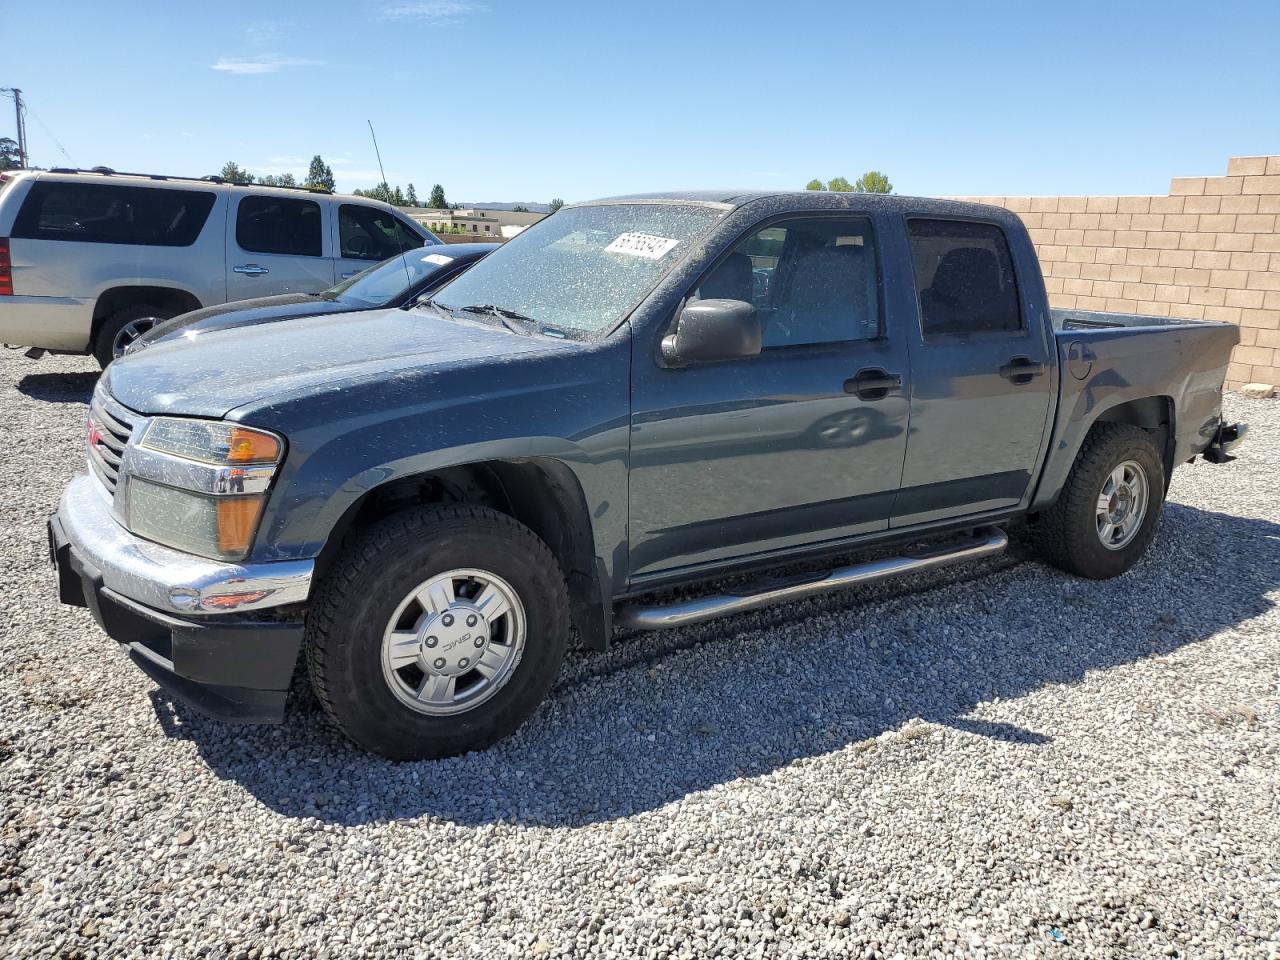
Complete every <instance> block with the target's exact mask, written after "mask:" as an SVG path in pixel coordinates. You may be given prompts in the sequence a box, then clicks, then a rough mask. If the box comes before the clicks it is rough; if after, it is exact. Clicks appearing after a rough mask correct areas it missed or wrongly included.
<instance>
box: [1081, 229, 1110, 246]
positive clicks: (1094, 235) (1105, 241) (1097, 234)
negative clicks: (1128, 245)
mask: <svg viewBox="0 0 1280 960" xmlns="http://www.w3.org/2000/svg"><path fill="white" fill-rule="evenodd" d="M1084 242H1085V245H1086V246H1090V247H1109V246H1111V245H1112V244H1113V243H1115V242H1116V232H1115V231H1114V230H1086V231H1085V232H1084Z"/></svg>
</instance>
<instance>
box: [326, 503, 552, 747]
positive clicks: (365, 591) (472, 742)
mask: <svg viewBox="0 0 1280 960" xmlns="http://www.w3.org/2000/svg"><path fill="white" fill-rule="evenodd" d="M461 568H475V569H479V570H484V571H489V572H492V573H493V574H496V575H497V576H499V577H501V578H502V579H504V580H505V581H506V582H507V583H508V584H509V585H510V586H511V587H512V588H513V589H514V591H515V593H516V594H517V596H518V597H519V600H520V603H521V604H522V605H523V607H524V614H525V620H526V628H527V634H526V639H525V646H524V651H523V655H522V656H521V658H520V660H519V662H518V663H517V664H516V665H515V667H514V668H513V671H512V672H511V674H510V676H509V678H508V679H507V680H506V681H505V683H504V684H503V685H502V686H501V687H499V688H498V689H497V691H496V692H495V693H494V694H493V695H492V696H491V697H490V698H489V699H488V700H485V701H484V702H482V703H479V704H477V705H476V706H474V707H472V708H471V709H469V710H467V711H466V712H463V713H457V714H454V715H452V716H432V715H427V714H423V713H420V712H417V711H416V710H414V709H412V708H411V707H409V706H406V705H405V704H404V703H402V702H401V701H400V699H399V698H398V697H397V696H396V694H395V693H394V692H393V691H392V689H391V687H390V685H389V683H388V680H387V679H386V677H385V676H384V674H383V666H382V639H383V631H384V630H385V628H386V626H387V624H388V622H389V621H390V618H391V617H392V615H393V614H394V613H395V611H396V609H397V606H398V605H399V604H400V603H401V602H402V600H403V599H404V598H405V597H407V596H408V595H409V593H410V592H411V591H412V590H413V589H414V588H415V587H417V586H418V585H420V584H422V583H424V582H425V581H427V580H429V579H430V578H431V577H432V576H434V575H437V574H440V573H444V572H447V571H451V570H455V569H461ZM568 609H569V602H568V596H567V591H566V588H565V581H564V576H563V574H562V572H561V569H560V565H559V563H558V562H557V561H556V558H555V557H554V556H553V555H552V553H551V551H550V549H548V547H547V545H546V544H545V543H543V542H542V541H541V540H540V539H538V537H537V536H536V535H535V534H534V533H533V531H532V530H530V529H529V528H528V527H526V526H524V525H523V524H520V523H518V522H516V521H515V520H513V519H512V518H511V517H508V516H506V515H505V514H502V513H499V512H497V511H496V510H490V509H488V508H486V507H470V506H452V507H431V508H427V507H424V508H416V509H412V510H407V511H404V512H402V513H397V514H394V515H392V516H389V517H387V518H385V519H383V520H381V521H379V522H378V523H377V524H375V525H374V526H373V527H371V528H370V529H369V530H368V531H366V532H364V533H363V534H361V535H360V536H359V537H358V538H357V539H356V540H355V541H354V542H352V543H351V544H350V546H349V547H348V548H347V549H346V550H345V551H344V553H343V555H342V556H341V557H340V558H339V559H338V561H337V562H336V564H335V565H334V567H333V569H332V570H331V572H330V573H329V574H328V575H327V576H326V577H325V579H324V581H323V582H322V583H321V584H320V586H319V589H318V591H317V593H316V595H315V598H314V601H313V604H312V607H311V610H310V611H309V612H308V615H307V634H306V658H307V669H308V672H309V674H310V676H311V684H312V687H313V688H314V689H315V693H316V697H317V698H318V699H319V701H320V704H321V706H322V707H323V708H324V711H325V713H326V714H328V716H329V718H330V720H332V722H333V723H334V725H335V726H336V727H337V728H338V729H339V730H340V731H341V732H342V733H343V734H345V735H346V736H347V738H348V739H350V740H351V741H352V742H354V743H355V744H357V745H358V746H361V747H363V748H365V749H367V750H371V751H373V752H375V753H380V754H382V755H383V756H385V757H390V758H391V759H393V760H421V759H429V758H435V757H445V756H452V755H454V754H460V753H466V752H467V751H470V750H479V749H482V748H484V747H487V746H489V745H490V744H492V743H494V742H495V741H497V740H501V739H502V738H503V737H506V736H508V735H510V734H511V733H512V732H514V731H515V730H516V728H517V727H519V726H520V724H522V723H523V722H524V721H525V720H526V719H527V718H528V717H529V715H530V714H532V713H533V712H534V710H535V709H537V707H538V705H539V704H540V703H541V702H542V700H543V699H544V698H545V697H546V695H547V693H548V691H550V689H551V686H552V684H553V683H554V682H555V679H556V676H557V675H558V674H559V672H560V663H561V661H562V660H563V659H564V651H565V644H566V639H567V636H568V632H569V628H568Z"/></svg>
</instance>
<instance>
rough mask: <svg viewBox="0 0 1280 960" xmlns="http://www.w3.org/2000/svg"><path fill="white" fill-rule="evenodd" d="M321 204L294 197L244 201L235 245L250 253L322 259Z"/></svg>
mask: <svg viewBox="0 0 1280 960" xmlns="http://www.w3.org/2000/svg"><path fill="white" fill-rule="evenodd" d="M323 223H324V218H323V216H322V215H321V211H320V204H318V203H316V202H315V201H314V200H299V199H297V198H294V197H255V196H249V197H243V198H241V200H240V208H239V210H238V211H237V212H236V243H237V244H239V246H240V249H241V250H246V251H248V252H250V253H278V254H282V255H284V256H293V257H319V256H322V255H323V241H322V239H321V238H322V236H323V233H324V229H323Z"/></svg>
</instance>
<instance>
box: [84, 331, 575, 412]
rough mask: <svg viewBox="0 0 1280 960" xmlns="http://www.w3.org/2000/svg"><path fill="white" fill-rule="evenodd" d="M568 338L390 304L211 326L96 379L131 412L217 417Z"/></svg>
mask: <svg viewBox="0 0 1280 960" xmlns="http://www.w3.org/2000/svg"><path fill="white" fill-rule="evenodd" d="M573 346H574V344H572V342H571V341H564V340H557V339H554V338H551V337H546V336H539V335H531V336H525V335H523V334H520V333H515V332H512V331H509V330H507V329H505V328H501V327H495V326H492V325H490V324H488V323H485V322H482V321H474V322H473V321H470V320H464V319H460V318H449V317H445V316H442V315H440V314H438V313H435V312H433V311H431V310H429V309H419V308H413V309H409V310H402V309H399V308H391V309H386V310H369V311H362V312H358V313H333V314H327V315H324V316H311V317H298V318H296V319H293V320H290V322H288V323H265V324H259V325H254V326H248V327H235V328H231V329H225V330H210V331H208V332H207V333H205V334H203V335H202V336H200V337H197V338H195V339H194V340H185V339H183V338H178V339H176V340H173V341H165V342H160V343H155V344H153V345H151V346H149V347H147V348H146V349H145V350H142V351H139V352H138V353H135V354H130V355H128V356H125V357H121V358H120V359H119V360H116V361H115V362H114V363H112V364H111V365H110V366H108V367H107V369H106V371H105V373H104V374H103V377H104V378H105V380H106V388H107V390H108V391H109V392H110V393H111V395H112V396H113V397H115V398H116V400H118V401H119V402H120V403H122V404H124V405H125V406H126V407H128V408H129V409H131V410H135V411H137V412H139V413H144V414H177V415H180V416H193V417H215V418H216V417H225V416H226V415H227V414H228V413H230V412H231V411H232V410H234V409H235V408H237V407H241V406H245V405H247V404H252V403H254V402H255V401H258V400H262V399H264V398H268V397H269V398H272V399H273V400H274V399H287V398H293V397H296V396H298V395H300V394H301V395H305V394H307V393H312V392H331V391H336V390H341V389H343V387H344V386H346V385H350V384H353V383H356V382H360V381H369V380H378V379H391V378H394V377H397V376H399V375H402V374H404V373H405V372H407V371H411V370H414V371H416V370H421V369H422V368H423V367H426V366H430V367H433V368H439V369H442V370H444V369H448V368H451V367H470V366H483V365H497V364H501V363H504V362H506V361H508V360H510V358H512V357H515V356H520V355H522V354H527V353H534V352H541V351H547V350H564V349H572V348H573Z"/></svg>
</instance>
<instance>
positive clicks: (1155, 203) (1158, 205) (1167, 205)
mask: <svg viewBox="0 0 1280 960" xmlns="http://www.w3.org/2000/svg"><path fill="white" fill-rule="evenodd" d="M1186 202H1187V198H1186V197H1152V198H1151V210H1150V212H1151V213H1182V212H1183V205H1184V204H1185V203H1186Z"/></svg>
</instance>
